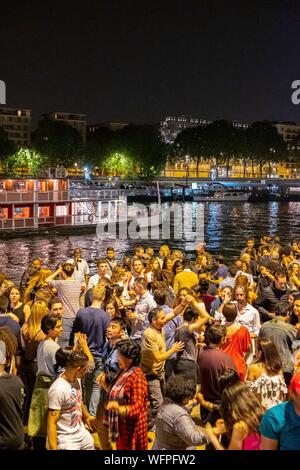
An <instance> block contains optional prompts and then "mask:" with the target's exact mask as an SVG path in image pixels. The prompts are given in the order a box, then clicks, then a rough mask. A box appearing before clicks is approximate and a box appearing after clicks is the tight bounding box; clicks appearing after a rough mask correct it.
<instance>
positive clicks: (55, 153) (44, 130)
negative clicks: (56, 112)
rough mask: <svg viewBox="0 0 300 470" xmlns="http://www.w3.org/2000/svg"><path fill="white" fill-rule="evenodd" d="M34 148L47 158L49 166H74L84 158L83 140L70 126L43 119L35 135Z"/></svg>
mask: <svg viewBox="0 0 300 470" xmlns="http://www.w3.org/2000/svg"><path fill="white" fill-rule="evenodd" d="M33 148H34V149H35V150H36V151H37V152H39V153H40V154H42V155H45V156H46V158H47V164H48V165H49V166H64V167H68V166H72V165H73V164H74V163H75V162H76V161H78V160H80V159H81V158H82V156H83V145H82V139H81V136H80V134H79V132H78V130H77V129H75V128H73V127H72V126H69V125H68V124H65V123H62V122H58V121H53V120H51V119H46V118H44V119H42V120H41V121H40V122H39V124H38V127H37V130H36V131H35V133H34V135H33Z"/></svg>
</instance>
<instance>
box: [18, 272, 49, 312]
mask: <svg viewBox="0 0 300 470" xmlns="http://www.w3.org/2000/svg"><path fill="white" fill-rule="evenodd" d="M51 274H52V271H51V270H50V269H41V270H40V271H38V272H37V273H35V275H34V276H32V277H31V278H30V279H29V281H28V284H27V287H26V289H25V292H24V303H26V304H27V303H28V304H32V303H33V302H34V300H35V294H36V292H37V291H39V290H41V289H45V290H48V291H49V293H51V289H50V288H49V286H48V284H47V282H46V279H47V278H48V277H49V276H51Z"/></svg>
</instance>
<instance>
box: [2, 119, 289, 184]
mask: <svg viewBox="0 0 300 470" xmlns="http://www.w3.org/2000/svg"><path fill="white" fill-rule="evenodd" d="M295 148H298V145H296V147H295ZM186 155H188V156H189V160H190V161H193V162H195V164H196V168H197V175H198V170H199V166H200V164H201V163H202V162H204V161H206V162H207V161H209V162H211V163H213V164H215V165H225V166H226V168H227V175H228V172H229V167H230V164H232V163H233V162H235V161H243V162H244V169H245V170H244V176H246V165H247V164H249V162H251V164H252V168H253V166H254V165H259V167H260V171H261V174H262V168H263V166H264V165H265V164H267V163H268V164H269V165H271V163H276V162H278V161H284V160H286V158H287V156H288V150H287V146H286V144H285V142H284V141H283V139H282V136H281V135H279V134H278V132H277V129H276V128H275V127H274V126H273V125H272V124H271V123H270V122H268V121H261V122H254V123H253V124H251V125H250V126H249V127H248V128H247V129H244V128H237V127H234V126H233V124H232V122H230V121H225V120H218V121H214V122H212V123H211V124H209V125H207V126H205V127H193V128H188V129H185V130H183V131H182V132H180V133H179V134H178V136H177V138H176V140H175V142H174V143H173V144H172V145H171V144H166V143H165V142H164V141H163V139H162V137H161V134H160V129H159V126H154V125H153V126H152V125H133V124H130V125H128V126H126V127H124V128H122V129H119V130H114V131H113V130H110V129H109V128H106V127H100V128H98V129H97V130H96V131H95V132H93V133H90V134H88V135H87V141H86V144H85V145H83V142H82V138H81V136H80V134H79V132H78V131H77V129H75V128H73V127H71V126H69V125H67V124H64V123H61V122H57V121H52V120H49V119H46V118H43V119H42V120H41V121H40V122H39V124H38V127H37V129H36V131H35V132H33V134H32V145H31V147H30V149H24V148H22V149H18V148H17V147H16V146H15V144H14V143H13V142H11V141H9V140H8V138H7V134H6V132H5V131H4V130H2V129H0V161H1V163H2V166H4V167H5V170H6V173H7V174H10V175H13V174H14V172H16V171H17V169H18V168H20V167H22V166H23V167H26V168H27V172H28V173H29V174H30V175H33V176H34V175H37V174H38V172H39V170H40V169H41V168H42V167H59V166H63V167H65V168H70V167H72V166H74V165H75V164H76V165H78V166H83V165H89V166H90V167H91V168H95V167H97V168H99V170H100V171H101V172H102V173H103V174H104V175H119V176H134V177H136V176H143V177H146V178H151V177H153V176H155V175H158V174H159V173H160V172H161V171H162V170H163V169H164V168H165V165H166V162H167V160H169V161H170V162H171V163H175V162H176V161H182V160H183V159H184V158H185V156H186Z"/></svg>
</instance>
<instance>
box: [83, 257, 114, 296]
mask: <svg viewBox="0 0 300 470" xmlns="http://www.w3.org/2000/svg"><path fill="white" fill-rule="evenodd" d="M97 270H98V272H97V274H94V276H92V277H90V279H89V283H88V289H91V287H94V286H96V285H97V284H99V282H100V280H101V279H107V280H108V281H109V280H110V277H109V276H108V274H106V270H107V262H106V259H98V261H97Z"/></svg>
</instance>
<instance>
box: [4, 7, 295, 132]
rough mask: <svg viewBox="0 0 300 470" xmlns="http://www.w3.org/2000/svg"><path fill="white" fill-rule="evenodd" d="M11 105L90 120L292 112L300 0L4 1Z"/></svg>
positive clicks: (288, 115) (286, 116) (282, 116)
mask: <svg viewBox="0 0 300 470" xmlns="http://www.w3.org/2000/svg"><path fill="white" fill-rule="evenodd" d="M1 3H2V5H1V10H0V79H1V80H4V81H5V82H6V87H7V105H9V106H23V107H28V108H32V109H33V117H34V123H36V122H37V120H38V118H39V116H40V114H42V113H43V112H49V111H52V110H56V111H71V112H78V113H86V114H87V115H88V122H89V123H93V122H102V121H124V122H134V123H154V122H159V121H160V120H161V119H163V118H164V117H165V116H167V115H173V114H174V115H178V114H188V115H192V116H194V117H200V118H207V119H220V118H225V119H239V120H242V121H246V122H252V121H254V120H258V119H270V120H286V121H287V120H291V121H297V122H300V105H298V106H295V105H293V104H292V102H291V93H292V91H291V83H292V81H293V80H296V79H299V80H300V2H299V1H297V0H294V1H288V0H287V1H285V0H270V1H269V0H259V1H258V0H220V1H218V0H173V1H170V0H152V1H151V0H148V1H142V0H85V1H82V2H79V3H77V2H76V3H75V2H69V1H64V0H63V1H62V2H58V1H54V2H47V1H30V0H29V1H23V2H1Z"/></svg>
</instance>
